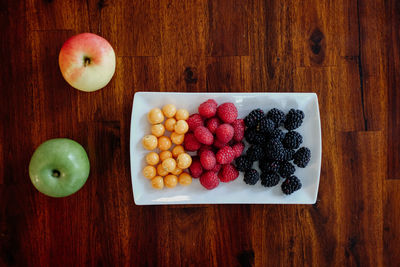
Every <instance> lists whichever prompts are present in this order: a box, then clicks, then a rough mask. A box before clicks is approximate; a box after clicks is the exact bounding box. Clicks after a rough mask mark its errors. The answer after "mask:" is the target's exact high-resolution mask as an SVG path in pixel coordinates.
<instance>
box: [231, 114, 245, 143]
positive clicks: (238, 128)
mask: <svg viewBox="0 0 400 267" xmlns="http://www.w3.org/2000/svg"><path fill="white" fill-rule="evenodd" d="M232 126H233V131H234V133H233V140H235V141H236V142H240V141H242V139H243V137H244V129H245V128H244V121H243V120H242V119H237V120H235V121H234V122H232Z"/></svg>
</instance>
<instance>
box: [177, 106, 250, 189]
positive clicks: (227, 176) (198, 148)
mask: <svg viewBox="0 0 400 267" xmlns="http://www.w3.org/2000/svg"><path fill="white" fill-rule="evenodd" d="M198 111H199V112H198V113H195V114H192V115H191V116H190V117H189V119H188V120H187V121H186V122H187V123H188V125H189V132H188V133H187V134H186V135H185V141H184V147H185V150H186V151H193V152H197V155H196V156H195V157H193V162H192V165H191V166H190V168H189V170H190V173H191V175H192V177H193V178H200V183H201V184H202V185H203V186H204V187H205V188H206V189H208V190H211V189H214V188H216V187H217V186H218V185H219V183H220V182H224V183H227V182H230V181H233V180H235V179H236V178H237V177H238V176H239V171H238V170H236V168H235V166H234V165H233V164H232V163H233V161H234V160H235V159H236V158H237V157H239V156H240V155H241V154H242V152H243V149H244V143H243V142H242V139H243V136H244V130H245V125H244V122H243V120H242V119H238V118H237V117H238V111H237V109H236V107H235V105H234V104H233V103H230V102H227V103H223V104H221V105H219V106H218V103H217V102H216V101H215V100H213V99H209V100H207V101H205V102H204V103H202V104H201V105H200V106H199V108H198Z"/></svg>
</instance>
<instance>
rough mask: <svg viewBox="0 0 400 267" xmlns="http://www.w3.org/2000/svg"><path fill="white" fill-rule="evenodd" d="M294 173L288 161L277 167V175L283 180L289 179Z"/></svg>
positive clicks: (293, 168)
mask: <svg viewBox="0 0 400 267" xmlns="http://www.w3.org/2000/svg"><path fill="white" fill-rule="evenodd" d="M295 171H296V168H295V167H294V166H293V164H292V163H290V162H289V161H282V162H281V166H280V167H279V175H280V176H282V177H283V178H286V177H289V176H290V175H292V174H293V173H294V172H295Z"/></svg>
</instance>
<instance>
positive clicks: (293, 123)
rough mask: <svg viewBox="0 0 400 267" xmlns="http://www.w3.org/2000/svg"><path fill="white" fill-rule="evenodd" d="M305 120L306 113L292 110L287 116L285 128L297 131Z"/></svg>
mask: <svg viewBox="0 0 400 267" xmlns="http://www.w3.org/2000/svg"><path fill="white" fill-rule="evenodd" d="M303 119H304V112H303V111H301V110H299V109H293V108H292V109H291V110H289V113H288V114H287V115H286V119H285V128H286V129H287V130H289V131H290V130H294V129H297V128H299V127H300V125H301V124H302V123H303Z"/></svg>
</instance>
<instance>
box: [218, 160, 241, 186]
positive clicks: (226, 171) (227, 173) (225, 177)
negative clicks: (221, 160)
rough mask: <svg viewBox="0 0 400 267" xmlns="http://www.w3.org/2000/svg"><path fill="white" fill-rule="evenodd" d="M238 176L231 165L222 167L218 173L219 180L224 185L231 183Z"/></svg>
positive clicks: (237, 172)
mask: <svg viewBox="0 0 400 267" xmlns="http://www.w3.org/2000/svg"><path fill="white" fill-rule="evenodd" d="M238 176H239V171H238V170H236V168H235V167H234V166H233V165H231V164H226V165H223V166H222V169H221V171H220V172H219V173H218V177H219V180H220V181H221V182H224V183H227V182H230V181H233V180H235V179H236V178H238Z"/></svg>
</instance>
